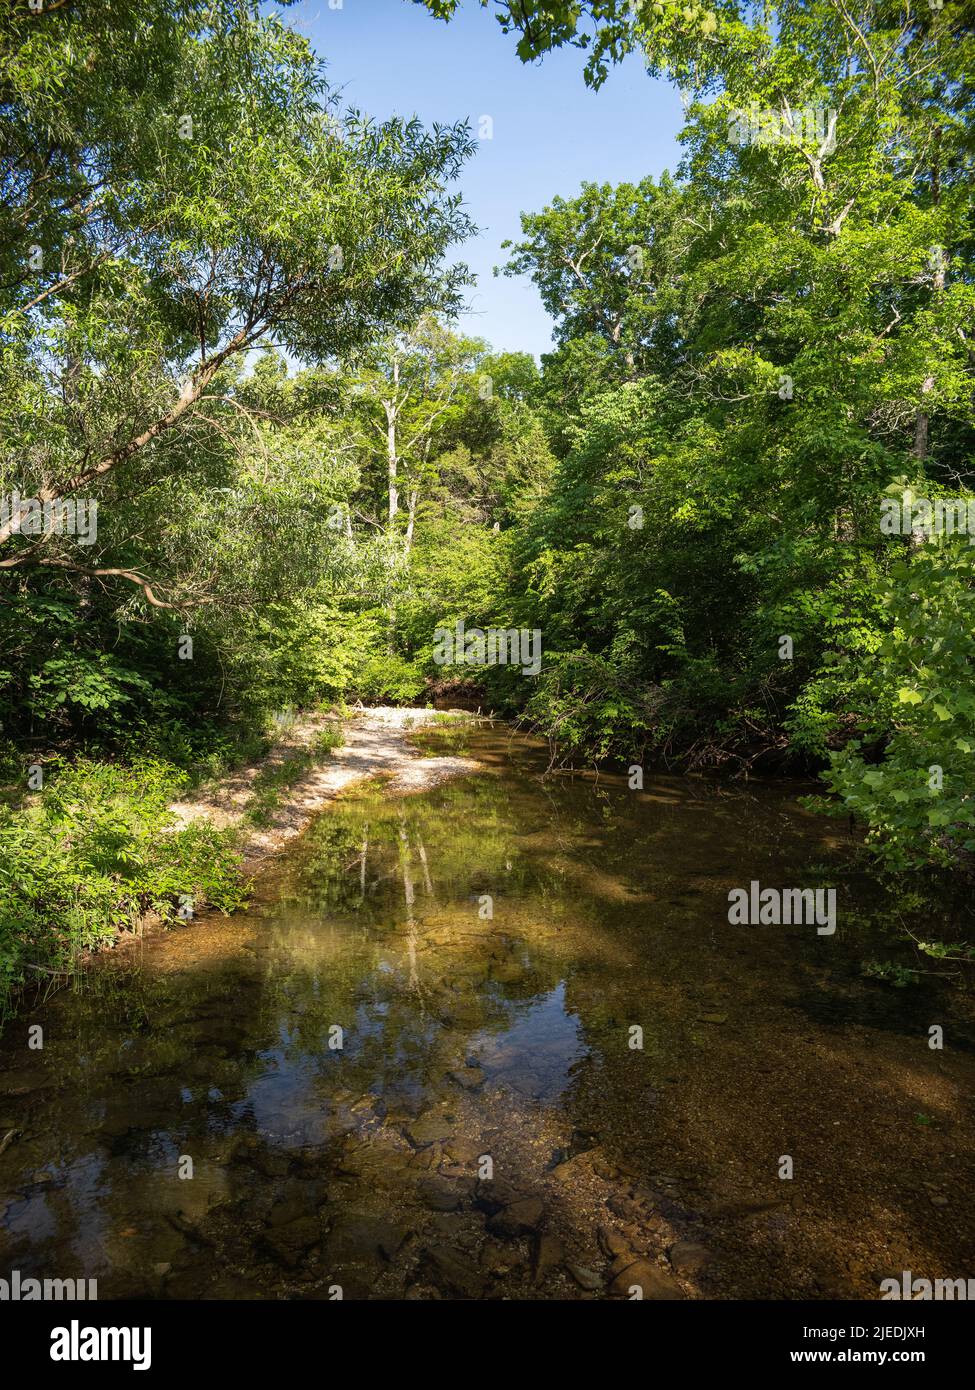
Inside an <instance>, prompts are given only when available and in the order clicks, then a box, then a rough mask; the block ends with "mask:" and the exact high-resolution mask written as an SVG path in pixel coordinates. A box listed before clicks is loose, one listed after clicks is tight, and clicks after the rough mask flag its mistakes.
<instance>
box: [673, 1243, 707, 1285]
mask: <svg viewBox="0 0 975 1390" xmlns="http://www.w3.org/2000/svg"><path fill="white" fill-rule="evenodd" d="M670 1263H671V1265H672V1266H673V1268H674V1270H675V1272H676V1273H677V1274H684V1275H689V1276H691V1277H693V1276H694V1275H696V1274H700V1272H701V1270H702V1269H704V1268H706V1266H707V1265H709V1264H710V1263H711V1252H710V1250H707V1249H705V1247H704V1246H703V1245H699V1244H698V1243H697V1242H696V1241H693V1240H679V1241H678V1242H677V1244H676V1245H672V1246H671V1247H670Z"/></svg>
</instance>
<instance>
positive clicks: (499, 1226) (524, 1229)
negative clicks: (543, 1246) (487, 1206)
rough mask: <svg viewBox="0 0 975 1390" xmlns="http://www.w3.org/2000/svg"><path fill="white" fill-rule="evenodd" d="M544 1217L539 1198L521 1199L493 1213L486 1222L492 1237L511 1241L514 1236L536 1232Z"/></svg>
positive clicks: (543, 1209)
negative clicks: (503, 1237) (500, 1237)
mask: <svg viewBox="0 0 975 1390" xmlns="http://www.w3.org/2000/svg"><path fill="white" fill-rule="evenodd" d="M544 1215H545V1203H544V1202H543V1201H542V1199H541V1198H540V1197H523V1198H522V1199H521V1200H520V1201H518V1202H512V1203H511V1205H510V1206H508V1207H502V1209H501V1210H500V1211H498V1212H495V1214H494V1215H493V1216H492V1217H491V1219H490V1221H489V1222H488V1230H489V1231H490V1232H491V1233H492V1234H493V1235H496V1236H505V1237H507V1238H509V1239H512V1240H513V1239H514V1238H515V1237H516V1236H527V1235H532V1234H533V1233H534V1232H535V1231H537V1230H538V1228H539V1226H540V1225H541V1223H542V1218H543V1217H544Z"/></svg>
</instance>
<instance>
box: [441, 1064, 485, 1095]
mask: <svg viewBox="0 0 975 1390" xmlns="http://www.w3.org/2000/svg"><path fill="white" fill-rule="evenodd" d="M450 1079H451V1081H456V1082H457V1085H458V1086H463V1088H464V1090H465V1091H476V1090H477V1088H478V1087H479V1086H483V1085H484V1083H485V1081H486V1080H487V1073H486V1072H483V1071H481V1068H480V1067H458V1069H457V1071H452V1072H451V1073H450Z"/></svg>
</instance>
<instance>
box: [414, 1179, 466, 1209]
mask: <svg viewBox="0 0 975 1390" xmlns="http://www.w3.org/2000/svg"><path fill="white" fill-rule="evenodd" d="M416 1188H417V1192H418V1193H419V1196H420V1201H421V1202H422V1203H423V1205H424V1206H425V1207H429V1208H430V1210H431V1211H456V1210H457V1208H458V1207H459V1206H460V1204H461V1200H462V1194H461V1192H460V1190H459V1189H458V1187H457V1186H456V1185H455V1184H454V1183H452V1182H450V1181H447V1180H444V1179H443V1178H421V1179H420V1181H419V1182H418V1183H417V1185H416Z"/></svg>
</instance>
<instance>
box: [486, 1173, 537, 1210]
mask: <svg viewBox="0 0 975 1390" xmlns="http://www.w3.org/2000/svg"><path fill="white" fill-rule="evenodd" d="M475 1193H476V1200H477V1205H478V1206H479V1207H482V1208H483V1209H484V1211H486V1212H491V1213H493V1212H496V1211H500V1210H501V1208H502V1207H509V1206H510V1205H511V1203H512V1202H520V1201H521V1200H522V1199H523V1198H524V1197H527V1196H528V1193H527V1192H521V1191H519V1189H518V1188H517V1187H513V1186H512V1184H511V1183H510V1182H505V1180H504V1178H491V1179H489V1180H488V1179H484V1178H482V1179H481V1180H480V1181H479V1182H478V1184H477V1187H476V1189H475Z"/></svg>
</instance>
